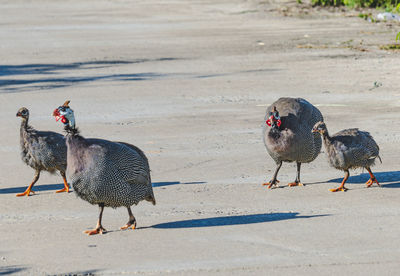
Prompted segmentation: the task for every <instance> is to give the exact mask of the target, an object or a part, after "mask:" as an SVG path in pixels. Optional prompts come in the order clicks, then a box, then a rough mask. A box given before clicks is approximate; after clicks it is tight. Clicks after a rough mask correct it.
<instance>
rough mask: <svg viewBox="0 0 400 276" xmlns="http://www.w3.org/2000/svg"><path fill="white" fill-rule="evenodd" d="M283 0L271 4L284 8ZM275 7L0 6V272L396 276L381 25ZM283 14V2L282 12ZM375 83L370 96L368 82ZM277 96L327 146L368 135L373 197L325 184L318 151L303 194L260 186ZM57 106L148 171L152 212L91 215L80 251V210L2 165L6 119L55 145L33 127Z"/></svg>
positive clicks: (391, 65)
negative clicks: (340, 134) (376, 154)
mask: <svg viewBox="0 0 400 276" xmlns="http://www.w3.org/2000/svg"><path fill="white" fill-rule="evenodd" d="M286 4H288V3H286ZM286 4H285V3H283V4H282V3H281V5H278V4H277V3H268V2H261V1H238V0H218V1H216V0H208V1H207V0H205V1H184V0H181V1H180V0H175V1H161V0H159V1H157V0H146V1H131V2H129V1H119V0H115V1H111V0H107V1H106V0H96V1H94V0H93V1H69V0H67V1H50V0H39V1H28V0H24V1H19V0H16V1H15V0H13V1H11V0H9V1H2V2H1V6H0V14H1V16H0V60H1V65H0V103H1V108H0V152H1V159H0V165H1V166H0V234H1V235H0V274H31V275H42V274H70V273H78V274H86V273H89V274H90V273H92V274H99V275H103V274H104V275H110V274H111V275H118V274H140V275H166V274H172V275H203V274H204V275H205V274H207V275H212V274H220V275H243V274H255V275H267V274H268V275H274V274H275V275H322V274H324V275H329V274H332V275H339V274H340V275H350V274H351V275H365V274H369V275H371V274H375V275H378V274H379V275H389V274H392V275H393V274H395V273H398V271H399V269H400V261H399V260H400V249H399V248H400V239H399V235H398V229H399V227H400V222H399V212H400V201H399V197H400V189H399V188H400V170H399V164H398V154H399V149H398V147H399V140H400V133H399V131H398V129H399V126H400V122H399V120H398V118H399V115H400V100H399V93H400V82H399V69H400V66H399V64H400V58H399V54H398V53H393V52H385V51H382V50H380V49H379V45H380V44H385V43H392V42H393V41H394V37H395V33H396V30H397V31H399V26H395V25H393V26H390V25H388V24H383V23H381V24H372V23H368V22H367V21H364V20H362V19H360V18H357V17H350V16H347V15H348V14H332V13H329V12H322V11H321V12H315V11H313V10H311V11H310V14H308V15H307V14H304V13H296V11H295V12H294V13H293V14H292V15H293V16H289V17H285V16H284V14H283V13H282V7H284V6H285V5H286ZM289 4H290V5H292V6H293V3H289ZM374 83H376V85H374ZM280 96H293V97H304V98H306V99H308V100H309V101H310V102H312V103H313V104H315V105H316V106H318V107H319V108H320V110H321V111H322V113H323V114H324V116H325V121H326V122H327V126H328V129H329V130H330V132H331V133H334V132H336V131H339V130H341V129H344V128H348V127H359V128H361V129H363V130H368V131H370V132H371V134H372V135H373V136H374V137H375V139H376V141H377V142H378V144H379V145H380V147H381V157H382V160H383V164H380V163H378V164H377V165H376V166H375V167H374V169H373V170H374V171H375V172H376V176H377V178H378V180H380V182H381V183H382V188H378V187H373V188H370V189H366V188H365V185H364V182H365V181H367V179H368V176H367V174H366V172H365V171H362V170H358V171H355V172H351V174H352V177H351V178H350V180H349V182H348V183H349V184H348V185H347V187H348V188H349V191H348V192H346V193H343V192H341V193H331V192H329V189H330V188H334V187H337V186H338V184H339V182H340V181H341V178H342V176H343V173H342V172H340V171H337V170H334V169H332V168H330V167H329V165H328V163H327V160H326V157H325V156H324V153H323V154H321V155H320V156H319V157H318V158H317V159H316V160H315V161H314V162H313V163H311V164H306V165H304V166H303V170H302V181H303V182H304V183H305V184H307V185H306V186H305V187H293V188H288V187H285V184H286V183H288V182H291V181H293V180H294V178H295V165H294V164H285V165H284V166H283V167H282V169H281V172H280V175H279V179H280V181H281V182H280V185H281V187H282V188H278V189H274V190H267V189H266V188H265V187H263V186H262V185H261V183H263V182H265V181H266V180H269V179H270V177H271V176H272V173H273V171H274V169H275V164H274V163H273V161H272V159H271V158H270V157H269V156H268V154H267V153H266V150H265V148H264V145H263V143H262V139H261V125H262V123H263V117H264V112H265V108H266V106H267V105H269V104H270V103H272V102H273V101H274V100H276V99H277V98H279V97H280ZM66 99H69V100H71V107H72V108H73V109H74V110H75V116H76V120H77V124H78V126H79V128H80V129H81V132H82V134H83V135H84V136H86V137H100V138H105V139H110V140H121V141H126V142H130V143H133V144H135V145H137V146H139V147H140V148H141V149H143V150H144V151H145V152H146V154H147V156H148V157H149V160H150V166H151V169H152V178H153V181H154V183H153V185H154V192H155V196H156V199H157V205H156V206H152V205H151V204H150V203H148V202H143V203H141V204H139V205H138V206H137V207H134V208H133V211H134V214H135V216H136V218H137V220H138V229H137V230H135V231H131V230H129V231H119V230H118V229H119V227H120V226H122V225H124V224H125V223H126V221H127V219H128V215H127V212H126V210H124V209H123V208H120V209H116V210H114V209H106V210H105V213H104V217H103V225H104V227H105V228H106V229H107V230H109V231H110V232H109V233H107V234H105V235H98V236H92V237H88V236H86V235H84V234H82V231H83V230H86V229H90V228H93V227H94V226H95V224H96V220H97V216H98V208H97V207H96V206H91V205H89V204H88V203H87V202H85V201H83V200H81V199H79V198H77V197H76V196H75V195H74V193H69V194H55V193H54V192H55V190H57V189H60V188H61V187H62V185H61V183H62V180H61V177H60V176H58V175H50V174H47V173H43V174H42V176H41V178H40V180H39V182H38V183H37V185H36V186H35V188H34V190H36V195H34V196H31V197H29V198H26V197H24V198H17V197H15V194H16V193H18V192H22V191H23V190H24V189H25V188H26V186H27V185H28V184H29V182H30V181H31V179H32V178H33V170H32V169H31V168H29V167H27V166H26V165H24V164H23V163H22V161H21V159H20V156H19V125H20V120H19V118H16V117H15V113H16V111H17V109H18V108H19V107H21V106H26V107H28V108H29V109H30V112H31V119H30V122H31V124H32V125H33V126H34V127H35V128H37V129H40V130H52V131H58V132H61V131H62V129H61V125H60V124H57V123H56V122H55V121H54V119H53V118H52V117H51V112H52V111H53V109H54V108H56V107H57V106H59V105H60V104H62V103H63V102H64V101H65V100H66Z"/></svg>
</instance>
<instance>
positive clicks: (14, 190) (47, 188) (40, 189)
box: [0, 181, 207, 194]
mask: <svg viewBox="0 0 400 276" xmlns="http://www.w3.org/2000/svg"><path fill="white" fill-rule="evenodd" d="M205 183H207V182H204V181H194V182H180V181H170V182H153V183H152V184H153V187H154V188H155V187H163V186H171V185H178V184H183V185H192V184H205ZM26 188H28V185H27V186H21V187H11V188H2V189H0V194H17V193H22V192H24V191H25V190H26ZM62 188H64V184H63V183H60V184H42V185H35V186H33V188H32V191H34V192H43V191H55V190H61V189H62Z"/></svg>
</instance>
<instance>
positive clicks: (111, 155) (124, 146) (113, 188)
mask: <svg viewBox="0 0 400 276" xmlns="http://www.w3.org/2000/svg"><path fill="white" fill-rule="evenodd" d="M53 116H55V117H56V120H57V121H58V120H59V119H61V122H62V123H63V124H64V128H65V131H66V144H67V161H68V167H67V175H68V178H69V179H70V182H71V185H72V186H73V187H74V191H75V192H76V194H77V195H78V196H79V197H80V198H82V199H83V200H86V201H87V202H89V203H90V204H96V205H99V207H100V214H99V219H98V222H97V226H96V228H95V229H94V230H88V231H85V233H86V234H89V235H94V234H98V233H100V234H103V233H105V232H106V230H105V229H104V228H103V226H102V224H101V220H102V215H103V210H104V207H113V208H117V207H123V206H125V207H126V208H127V209H128V214H129V221H128V223H127V224H126V225H125V226H123V227H121V230H123V229H127V228H129V227H132V229H135V227H136V219H135V217H134V216H133V214H132V211H131V206H132V205H136V204H138V203H139V202H140V201H142V200H147V201H150V202H152V203H153V204H154V205H155V204H156V201H155V198H154V194H153V187H152V184H151V178H150V167H149V163H148V160H147V158H146V156H145V154H144V153H143V152H142V151H141V150H140V149H139V148H137V147H135V146H133V145H130V144H128V143H124V142H111V141H107V140H102V139H86V138H84V137H82V136H81V135H80V134H79V131H78V129H77V128H76V127H75V118H74V112H73V110H72V109H70V107H69V101H66V102H65V103H64V105H62V106H60V107H58V108H57V109H55V110H54V112H53Z"/></svg>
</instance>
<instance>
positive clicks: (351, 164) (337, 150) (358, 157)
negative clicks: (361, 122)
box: [312, 122, 380, 192]
mask: <svg viewBox="0 0 400 276" xmlns="http://www.w3.org/2000/svg"><path fill="white" fill-rule="evenodd" d="M312 131H313V132H314V133H317V132H318V133H320V134H321V136H322V137H323V139H324V144H325V148H326V153H327V155H328V158H329V163H330V164H331V166H332V167H334V168H336V169H338V170H342V171H344V172H345V176H344V178H343V181H342V184H341V185H340V187H338V188H336V189H331V191H332V192H337V191H346V190H347V188H345V187H344V184H345V183H346V181H347V179H348V178H349V175H350V173H349V169H355V168H365V169H366V170H367V171H368V172H369V175H370V179H369V180H368V181H367V182H366V183H365V184H366V185H367V187H371V186H372V184H373V183H374V182H375V183H376V184H378V186H380V184H379V182H378V180H376V178H375V176H374V174H373V173H372V171H371V166H373V165H374V164H375V159H376V158H377V157H378V158H379V159H380V157H379V147H378V145H377V144H376V142H375V140H374V138H372V136H371V135H370V134H369V133H368V132H366V131H360V130H358V129H357V128H351V129H345V130H342V131H339V132H338V133H336V134H334V135H332V136H329V133H328V129H327V128H326V124H325V123H324V122H318V123H316V124H315V126H314V127H313V130H312Z"/></svg>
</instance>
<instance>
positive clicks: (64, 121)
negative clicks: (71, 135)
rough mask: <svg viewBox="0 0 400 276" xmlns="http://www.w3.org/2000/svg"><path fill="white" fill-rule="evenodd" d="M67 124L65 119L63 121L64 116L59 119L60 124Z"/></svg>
mask: <svg viewBox="0 0 400 276" xmlns="http://www.w3.org/2000/svg"><path fill="white" fill-rule="evenodd" d="M66 122H67V119H65V117H64V116H62V117H61V123H63V124H65V123H66Z"/></svg>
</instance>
